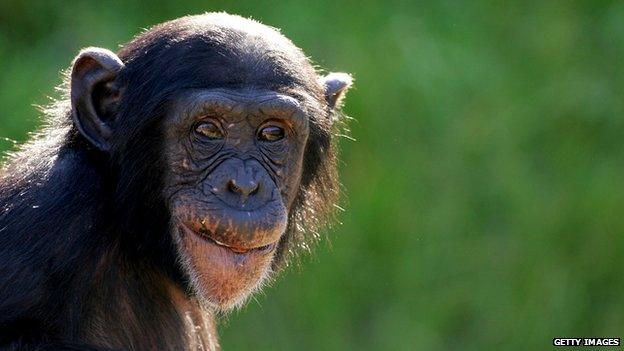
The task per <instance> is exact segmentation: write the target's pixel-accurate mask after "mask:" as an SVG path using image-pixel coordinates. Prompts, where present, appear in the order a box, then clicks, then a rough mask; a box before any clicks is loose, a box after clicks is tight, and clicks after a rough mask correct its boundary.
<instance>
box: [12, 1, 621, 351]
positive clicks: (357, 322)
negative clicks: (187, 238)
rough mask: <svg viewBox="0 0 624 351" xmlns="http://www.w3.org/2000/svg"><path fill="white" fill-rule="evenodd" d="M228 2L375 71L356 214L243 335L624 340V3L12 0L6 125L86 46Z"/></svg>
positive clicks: (358, 144)
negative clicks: (141, 2) (585, 337)
mask: <svg viewBox="0 0 624 351" xmlns="http://www.w3.org/2000/svg"><path fill="white" fill-rule="evenodd" d="M215 10H226V11H228V12H231V13H238V14H241V15H244V16H252V17H253V18H255V19H258V20H260V21H262V22H264V23H266V24H270V25H273V26H276V27H279V28H281V29H282V31H283V33H284V34H285V35H287V36H288V37H289V38H291V39H292V40H293V41H294V42H295V43H296V44H297V45H299V46H300V47H302V48H303V49H304V50H305V51H306V53H307V54H308V55H310V56H311V57H312V58H313V59H314V60H315V62H316V63H317V64H319V65H320V66H321V67H324V68H326V69H327V70H338V71H348V72H351V73H353V74H354V76H355V77H356V85H355V88H354V89H353V90H352V91H351V92H350V93H349V96H348V98H347V104H346V108H345V111H346V113H347V114H348V115H350V116H352V117H354V118H355V121H353V122H352V123H351V129H352V133H351V135H352V136H353V137H354V138H355V139H357V141H355V142H353V141H349V140H347V139H343V140H342V142H341V143H342V150H343V153H342V159H343V163H342V165H341V177H342V181H343V183H344V185H345V188H346V189H347V196H346V197H345V201H344V203H343V207H345V208H346V211H345V212H344V213H342V214H341V221H342V223H343V224H342V225H340V226H338V227H337V228H335V229H334V230H332V231H331V232H329V233H327V234H328V237H329V240H326V241H325V242H324V243H322V244H320V245H318V246H317V247H316V250H315V251H314V254H313V255H307V256H305V257H304V258H303V260H302V264H301V265H300V267H294V268H291V269H289V270H288V271H287V272H286V274H284V275H283V276H282V277H281V278H280V279H278V281H277V282H275V283H274V284H273V285H272V287H270V288H268V289H265V291H264V293H263V294H261V295H259V296H257V297H256V298H255V300H253V301H252V302H251V303H250V304H249V305H248V306H247V307H246V308H245V309H244V310H242V311H240V312H236V313H233V314H231V315H230V316H229V317H228V318H227V319H224V320H222V321H221V326H220V331H221V341H222V344H223V346H224V349H225V350H280V349H283V350H312V349H318V350H542V349H550V348H552V346H550V345H551V342H552V338H553V337H556V336H570V337H571V336H574V337H580V336H611V337H618V336H619V337H624V273H623V272H624V254H623V253H624V235H623V234H624V233H623V232H624V115H623V109H624V103H623V102H624V76H623V67H624V55H623V54H624V2H621V1H535V2H497V1H474V2H469V1H467V2H455V1H430V2H421V1H411V2H408V1H405V2H394V1H383V2H382V1H378V2H373V1H357V2H356V1H352V2H348V1H336V0H332V1H328V0H318V1H301V2H283V1H249V2H247V1H237V2H229V1H152V2H150V3H149V4H147V3H144V4H139V3H138V2H132V3H131V2H129V1H128V2H125V1H124V2H122V1H88V2H84V1H76V2H52V1H50V2H37V1H35V2H33V1H13V0H2V1H0V137H6V138H9V139H13V140H17V141H23V140H25V139H26V138H27V135H28V132H29V131H33V130H35V129H36V128H37V126H38V125H39V120H38V113H37V112H36V110H35V108H34V107H33V106H32V104H44V103H46V102H47V98H46V96H50V95H51V96H56V95H55V92H54V89H53V87H54V85H56V84H58V83H59V82H60V75H59V73H58V72H59V70H61V69H64V68H66V67H68V65H69V63H70V61H71V60H72V58H73V56H74V55H75V54H76V53H77V51H78V50H79V49H80V48H81V47H84V46H89V45H96V46H103V47H106V48H110V49H115V48H117V47H118V45H119V44H121V43H123V42H125V41H127V40H129V39H130V38H131V37H132V36H133V35H134V34H136V33H137V32H138V31H139V30H140V29H141V28H145V27H148V26H150V25H153V24H156V23H158V22H162V21H165V20H167V19H172V18H175V17H179V16H181V15H185V14H194V13H201V12H204V11H215ZM10 147H11V142H8V141H0V150H7V149H9V148H10Z"/></svg>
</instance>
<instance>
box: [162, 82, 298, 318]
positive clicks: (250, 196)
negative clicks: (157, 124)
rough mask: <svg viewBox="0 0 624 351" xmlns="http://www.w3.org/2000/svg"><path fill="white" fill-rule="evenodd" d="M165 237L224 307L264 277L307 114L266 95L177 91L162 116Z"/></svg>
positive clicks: (281, 227)
mask: <svg viewBox="0 0 624 351" xmlns="http://www.w3.org/2000/svg"><path fill="white" fill-rule="evenodd" d="M164 123H165V127H164V129H165V130H166V131H167V132H166V142H165V144H166V145H168V150H167V151H166V154H167V156H168V157H167V167H166V168H167V169H168V170H169V174H168V175H167V176H166V179H165V182H166V185H165V189H166V194H165V195H166V198H167V199H168V203H169V206H170V208H171V212H172V226H173V228H172V232H173V235H174V236H175V237H176V242H177V244H178V249H179V252H180V255H181V256H182V257H183V262H184V264H185V266H186V267H187V269H188V271H189V272H190V275H191V279H192V280H193V281H194V283H195V284H194V285H195V288H196V289H197V290H199V291H198V293H199V294H200V295H202V296H203V297H204V298H205V299H206V300H207V302H208V303H209V304H211V305H214V306H216V307H220V308H227V307H230V306H232V305H234V304H236V303H238V302H241V301H242V299H243V298H244V297H245V296H246V295H248V294H249V293H250V292H251V291H253V290H254V289H255V288H257V287H258V286H259V285H260V284H261V282H262V280H263V278H265V277H266V276H267V275H268V273H269V270H270V266H271V261H272V259H273V255H274V254H275V249H276V248H277V245H278V242H279V240H280V238H281V236H282V234H284V232H285V230H286V225H287V221H288V213H289V210H290V207H291V206H292V203H293V200H294V198H295V195H296V194H297V191H298V188H299V181H300V179H301V170H302V162H303V154H304V149H305V144H306V141H307V139H308V133H309V127H308V117H307V116H306V115H305V112H304V110H303V109H302V108H301V106H300V103H299V102H298V101H297V100H296V99H295V98H293V97H291V96H288V95H285V94H280V93H277V92H273V91H267V90H254V89H249V90H246V91H236V90H226V89H209V90H191V91H188V92H184V93H183V94H181V96H180V98H179V99H178V100H177V102H176V103H175V104H174V107H173V108H172V110H171V112H170V113H169V115H168V116H167V118H166V121H165V122H164Z"/></svg>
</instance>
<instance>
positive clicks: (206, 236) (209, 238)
mask: <svg viewBox="0 0 624 351" xmlns="http://www.w3.org/2000/svg"><path fill="white" fill-rule="evenodd" d="M184 227H185V229H187V230H188V231H190V232H191V233H193V234H195V235H196V236H197V237H199V238H200V239H202V240H204V241H206V242H208V243H210V244H213V245H215V246H218V247H222V248H224V249H227V250H229V251H232V252H233V253H235V254H249V253H256V252H257V253H263V254H264V253H269V252H272V251H273V250H275V248H276V247H277V243H278V242H274V243H271V244H267V245H263V246H258V247H251V248H246V247H239V246H234V245H228V244H226V243H223V242H221V241H219V240H216V239H213V238H214V237H216V235H214V233H212V232H210V231H209V230H206V229H202V230H201V231H200V232H197V231H195V230H192V229H191V228H189V227H188V226H187V225H186V224H184Z"/></svg>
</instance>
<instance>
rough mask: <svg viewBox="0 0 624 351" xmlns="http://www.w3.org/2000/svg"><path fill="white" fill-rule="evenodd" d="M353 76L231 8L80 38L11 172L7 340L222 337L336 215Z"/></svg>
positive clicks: (201, 345)
mask: <svg viewBox="0 0 624 351" xmlns="http://www.w3.org/2000/svg"><path fill="white" fill-rule="evenodd" d="M350 85H351V77H350V76H349V75H348V74H345V73H329V74H327V75H321V74H319V73H318V72H317V71H316V69H315V68H314V66H313V65H312V63H311V62H310V60H309V59H308V58H307V57H306V55H305V54H304V53H303V52H302V51H301V50H300V49H299V48H297V47H296V46H295V45H294V44H293V43H292V42H291V41H290V40H288V39H287V38H285V37H284V36H283V35H281V34H280V33H279V31H277V30H275V29H274V28H271V27H267V26H264V25H262V24H260V23H258V22H255V21H252V20H248V19H244V18H242V17H239V16H232V15H228V14H225V13H207V14H203V15H198V16H187V17H183V18H179V19H176V20H173V21H169V22H165V23H162V24H159V25H156V26H154V27H152V28H150V29H149V30H146V31H145V32H143V33H141V34H139V35H138V36H137V37H135V38H134V39H133V40H131V41H130V42H128V43H126V44H124V45H123V46H122V47H121V49H120V50H119V51H118V52H116V53H114V52H112V51H109V50H107V49H103V48H94V47H90V48H85V49H83V50H81V51H80V52H79V53H78V55H77V56H76V58H75V59H74V60H73V62H72V64H71V69H70V74H69V75H68V79H67V81H66V82H65V84H64V87H67V88H68V89H65V90H67V91H68V94H67V96H64V97H63V98H62V99H61V100H60V101H58V102H57V103H55V104H54V105H53V106H50V107H49V108H48V109H46V111H45V113H46V116H45V122H46V127H45V128H42V129H41V130H39V131H37V133H35V134H34V135H33V138H32V140H30V141H29V142H27V143H26V144H25V145H23V146H22V147H21V148H20V149H19V150H17V151H16V152H14V153H13V154H12V155H10V157H8V158H7V161H6V164H5V165H4V166H3V167H2V169H0V243H2V245H0V287H2V288H0V349H3V350H4V349H8V350H74V351H76V350H90V351H93V350H215V349H218V348H219V346H218V339H217V336H216V331H215V323H214V320H213V318H212V315H213V314H214V313H215V312H217V311H227V310H229V309H231V308H233V307H236V306H240V305H241V304H242V303H243V302H244V301H245V300H246V299H247V298H248V297H249V296H251V294H252V293H253V292H254V291H255V290H257V289H259V288H260V287H261V285H262V283H263V282H264V281H266V280H267V278H269V277H271V276H272V275H273V273H274V272H276V271H278V270H279V268H280V267H282V266H283V265H284V262H286V260H287V259H288V257H289V256H290V255H292V254H295V253H296V252H297V250H298V249H299V248H301V247H303V248H308V247H309V246H308V245H309V244H310V243H312V242H313V241H314V240H315V239H317V238H318V231H319V230H320V228H322V227H323V225H324V224H325V223H327V222H331V219H332V214H333V211H334V208H335V207H334V205H335V203H336V201H337V197H338V189H339V185H338V178H337V174H336V160H337V156H336V151H335V137H334V135H335V129H336V126H335V124H334V122H335V121H336V120H338V119H339V117H340V113H339V109H340V106H341V101H342V98H343V96H344V93H345V92H346V90H347V89H348V88H349V87H350Z"/></svg>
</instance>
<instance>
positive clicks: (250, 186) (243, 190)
mask: <svg viewBox="0 0 624 351" xmlns="http://www.w3.org/2000/svg"><path fill="white" fill-rule="evenodd" d="M258 188H259V186H258V182H256V181H254V180H251V179H249V180H244V181H240V180H239V181H237V180H236V179H230V180H229V181H228V189H229V190H230V191H231V192H233V193H236V194H240V195H244V196H250V195H254V194H256V193H257V192H258Z"/></svg>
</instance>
